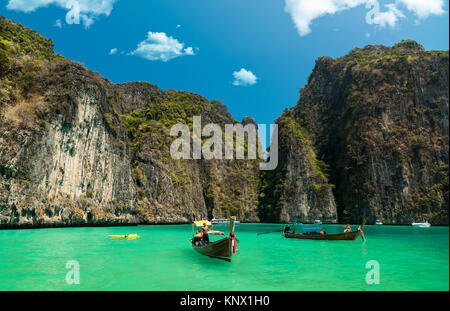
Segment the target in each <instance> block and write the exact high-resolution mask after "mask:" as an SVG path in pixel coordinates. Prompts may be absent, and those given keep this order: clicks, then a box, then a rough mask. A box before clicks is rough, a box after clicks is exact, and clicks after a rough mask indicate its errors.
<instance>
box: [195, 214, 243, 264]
mask: <svg viewBox="0 0 450 311" xmlns="http://www.w3.org/2000/svg"><path fill="white" fill-rule="evenodd" d="M235 221H236V220H235V218H234V217H232V218H230V233H229V235H228V236H227V237H226V238H223V239H220V240H218V241H211V242H206V243H205V242H204V241H203V237H202V235H201V232H196V233H195V232H193V235H194V236H193V238H192V239H190V240H191V242H192V247H193V248H194V249H195V250H196V251H197V252H199V253H200V254H202V255H205V256H209V257H214V258H219V259H223V260H226V261H231V256H232V255H233V254H234V253H235V252H236V244H237V243H238V242H239V240H238V239H236V235H235V234H234V226H235ZM203 223H206V225H211V223H210V222H209V221H205V220H200V221H194V222H193V223H192V228H193V231H194V228H196V229H198V227H202V226H203ZM209 233H210V234H213V237H214V235H224V234H223V233H222V232H219V231H210V232H209Z"/></svg>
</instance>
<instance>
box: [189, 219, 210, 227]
mask: <svg viewBox="0 0 450 311" xmlns="http://www.w3.org/2000/svg"><path fill="white" fill-rule="evenodd" d="M204 223H206V225H207V226H211V223H210V222H209V221H208V220H197V221H194V222H193V224H194V225H196V226H197V227H203V224H204Z"/></svg>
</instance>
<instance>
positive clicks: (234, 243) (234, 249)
mask: <svg viewBox="0 0 450 311" xmlns="http://www.w3.org/2000/svg"><path fill="white" fill-rule="evenodd" d="M231 245H232V246H233V254H234V253H236V236H235V235H233V239H232V240H231Z"/></svg>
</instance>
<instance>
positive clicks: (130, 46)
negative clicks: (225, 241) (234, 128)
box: [0, 0, 449, 124]
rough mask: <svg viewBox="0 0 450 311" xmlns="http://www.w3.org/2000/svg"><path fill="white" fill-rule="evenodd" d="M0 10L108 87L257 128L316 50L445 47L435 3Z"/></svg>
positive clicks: (313, 1)
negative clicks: (142, 90)
mask: <svg viewBox="0 0 450 311" xmlns="http://www.w3.org/2000/svg"><path fill="white" fill-rule="evenodd" d="M67 7H68V8H67ZM378 7H379V9H378ZM370 12H371V13H370ZM369 13H370V14H369ZM0 14H1V15H4V16H5V17H7V18H10V19H12V20H14V21H16V22H19V23H22V24H23V25H25V26H27V27H30V28H31V29H34V30H36V31H38V32H39V33H41V34H42V35H44V36H46V37H48V38H51V39H52V40H53V41H54V43H55V51H56V52H58V53H60V54H62V55H63V56H65V57H67V58H70V59H73V60H76V61H79V62H82V63H84V64H85V66H86V67H87V68H88V69H90V70H93V71H97V72H99V73H100V74H101V75H102V76H104V77H106V78H108V79H109V80H111V81H112V82H114V83H117V82H127V81H137V80H142V81H148V82H150V83H153V84H156V85H158V86H159V87H160V88H162V89H175V90H186V91H191V92H195V93H199V94H201V95H203V96H205V97H206V98H208V99H210V100H211V99H218V100H220V101H221V102H223V103H224V104H225V105H227V107H228V109H229V111H230V112H231V113H232V115H233V117H234V118H235V119H236V120H242V118H243V117H244V116H252V117H254V118H255V120H256V122H257V123H266V124H270V123H273V121H274V119H275V118H277V117H278V116H280V114H281V113H282V111H283V110H284V109H285V108H289V107H292V106H294V105H295V104H296V103H297V100H298V98H299V89H300V88H301V87H304V86H305V84H306V82H307V79H308V76H309V74H310V73H311V71H312V69H313V67H314V63H315V59H317V58H318V57H319V56H331V57H338V56H342V55H345V54H346V53H348V52H349V51H350V50H351V49H353V48H355V47H363V46H365V45H367V44H384V45H393V44H395V43H397V42H399V41H401V40H402V39H413V40H416V41H418V42H419V43H420V44H422V45H423V46H424V47H425V48H426V49H428V50H430V49H437V50H448V45H449V43H448V36H449V17H448V1H443V0H423V1H422V0H388V1H375V0H342V1H340V0H245V1H243V0H214V1H212V0H189V1H186V0H184V1H182V0H146V1H144V0H141V1H138V0H136V1H130V0H128V1H125V0H115V1H114V0H105V1H103V2H102V1H100V0H94V1H87V0H29V1H27V0H0ZM58 20H59V22H57V21H58ZM68 22H69V24H68ZM77 23H78V24H77ZM57 25H58V26H57ZM149 32H151V34H150V35H149ZM146 39H147V40H146ZM141 42H142V44H141V49H140V50H138V45H139V43H141ZM161 42H166V43H167V45H166V46H164V48H166V49H167V48H168V50H167V51H166V52H164V53H161V55H159V54H158V53H156V51H158V49H159V48H160V46H158V44H160V43H161ZM152 44H153V45H152ZM113 48H115V49H117V52H116V53H115V54H113V55H110V51H111V49H113ZM133 51H135V52H134V53H133ZM158 57H159V58H158ZM241 69H244V71H242V70H241ZM234 72H235V75H233V73H234ZM236 77H237V78H238V80H235V79H236Z"/></svg>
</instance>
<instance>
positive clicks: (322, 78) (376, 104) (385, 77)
mask: <svg viewBox="0 0 450 311" xmlns="http://www.w3.org/2000/svg"><path fill="white" fill-rule="evenodd" d="M448 77H449V57H448V51H426V50H424V48H423V47H422V46H420V45H419V44H418V43H416V42H414V41H402V42H401V43H399V44H397V45H394V46H392V47H385V46H381V45H375V46H370V45H369V46H366V47H365V48H362V49H360V48H357V49H354V50H352V51H351V52H350V53H349V54H348V55H346V56H344V57H340V58H336V59H332V58H330V57H321V58H319V59H318V60H317V62H316V66H315V68H314V70H313V72H312V74H311V75H310V76H309V79H308V84H307V85H306V87H305V88H303V89H301V91H300V93H301V96H300V99H299V101H298V103H297V105H296V106H295V107H293V108H292V109H290V110H288V111H285V113H284V114H283V115H282V116H281V117H280V120H279V122H281V123H284V124H285V123H288V124H291V125H290V126H291V127H294V128H297V131H298V133H299V134H300V132H301V135H302V137H304V138H305V140H307V141H308V142H309V143H310V144H311V145H312V146H313V149H314V150H316V158H317V159H319V160H320V161H322V163H321V164H322V165H320V166H321V167H324V168H325V170H324V172H325V173H326V174H327V176H329V184H331V185H333V186H334V189H333V194H334V198H335V200H336V205H337V212H338V219H339V221H340V222H347V221H350V222H360V221H361V219H362V218H367V220H368V221H369V223H373V222H374V221H375V220H376V219H382V220H383V221H384V223H390V224H409V223H411V221H413V220H415V219H423V218H424V219H428V220H429V221H430V222H431V223H433V224H442V225H448V207H449V205H448V204H449V201H448V198H449V197H448V151H449V150H448V134H449V126H448V125H449V119H448V109H449V106H448V104H449V93H448V88H449V80H448ZM282 133H283V134H282V135H281V138H280V139H281V140H283V139H292V138H290V137H286V136H289V135H290V136H292V134H289V133H287V131H284V132H282ZM303 145H304V144H303ZM301 148H302V140H298V143H297V144H295V145H294V146H292V145H289V144H288V145H286V146H284V147H282V148H281V149H282V150H280V152H281V153H283V154H285V159H286V160H285V164H284V166H286V167H287V168H288V169H287V171H286V172H283V173H281V174H280V175H279V177H278V179H277V180H278V181H277V183H278V184H279V185H284V184H286V186H283V190H282V191H284V193H286V192H287V191H288V189H290V188H289V187H290V185H292V177H291V176H292V175H297V176H299V175H301V174H302V172H304V168H303V167H304V166H302V164H303V163H304V162H305V157H304V155H303V154H302V153H301V152H299V151H298V150H299V149H301ZM304 150H306V149H304ZM297 189H298V188H297ZM298 196H299V190H297V191H295V189H294V191H293V192H291V194H290V195H284V196H283V198H284V201H285V203H283V205H284V206H288V208H289V209H293V208H296V206H298V205H299V199H298ZM325 197H326V196H325Z"/></svg>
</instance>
